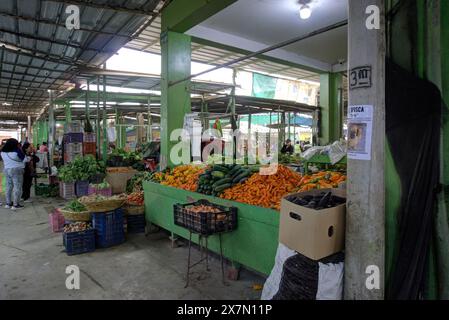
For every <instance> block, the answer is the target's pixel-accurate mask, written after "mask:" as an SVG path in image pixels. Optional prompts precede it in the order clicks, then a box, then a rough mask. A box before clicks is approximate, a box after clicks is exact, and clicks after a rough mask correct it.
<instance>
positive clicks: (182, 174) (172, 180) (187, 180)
mask: <svg viewBox="0 0 449 320" xmlns="http://www.w3.org/2000/svg"><path fill="white" fill-rule="evenodd" d="M204 170H205V169H204V168H203V167H201V166H193V165H182V166H179V167H176V168H174V169H173V170H172V171H171V172H170V173H166V174H165V175H164V177H163V180H162V181H161V184H162V185H165V186H171V187H175V188H179V189H184V190H188V191H196V189H197V188H198V178H199V175H200V174H202V173H204Z"/></svg>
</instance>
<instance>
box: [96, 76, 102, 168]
mask: <svg viewBox="0 0 449 320" xmlns="http://www.w3.org/2000/svg"><path fill="white" fill-rule="evenodd" d="M95 132H96V138H95V140H96V144H97V159H99V158H100V154H101V147H100V135H101V131H100V76H97V119H96V120H95Z"/></svg>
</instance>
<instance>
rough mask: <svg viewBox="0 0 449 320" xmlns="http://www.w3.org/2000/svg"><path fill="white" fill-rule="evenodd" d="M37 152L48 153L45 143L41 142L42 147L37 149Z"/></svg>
mask: <svg viewBox="0 0 449 320" xmlns="http://www.w3.org/2000/svg"><path fill="white" fill-rule="evenodd" d="M39 152H42V153H47V152H48V147H47V142H42V145H41V146H40V147H39Z"/></svg>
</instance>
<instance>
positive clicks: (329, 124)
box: [319, 73, 343, 146]
mask: <svg viewBox="0 0 449 320" xmlns="http://www.w3.org/2000/svg"><path fill="white" fill-rule="evenodd" d="M341 85H342V75H341V74H340V73H323V74H321V75H320V107H321V127H320V136H319V144H320V145H322V146H324V145H327V144H329V143H332V142H334V141H336V140H338V139H340V138H341V137H342V128H343V119H342V109H341V108H342V106H341V104H340V101H341V99H340V90H339V89H340V88H341Z"/></svg>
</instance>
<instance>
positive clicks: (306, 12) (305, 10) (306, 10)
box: [299, 4, 312, 20]
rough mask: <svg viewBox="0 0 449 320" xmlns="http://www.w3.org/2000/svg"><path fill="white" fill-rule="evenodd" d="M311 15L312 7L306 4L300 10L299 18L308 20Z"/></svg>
mask: <svg viewBox="0 0 449 320" xmlns="http://www.w3.org/2000/svg"><path fill="white" fill-rule="evenodd" d="M311 15H312V10H311V9H310V7H309V6H308V5H306V4H303V5H302V6H301V9H299V16H300V17H301V19H303V20H307V19H309V18H310V16H311Z"/></svg>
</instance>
